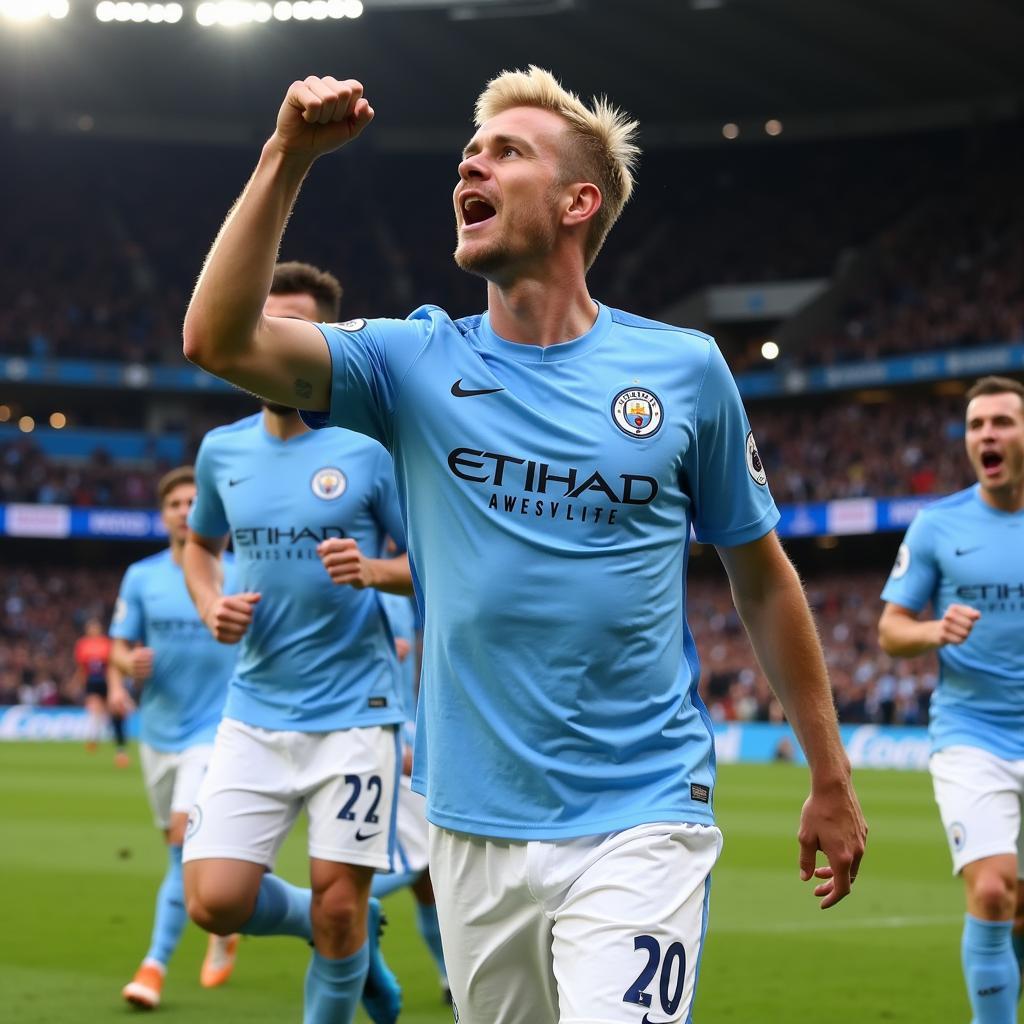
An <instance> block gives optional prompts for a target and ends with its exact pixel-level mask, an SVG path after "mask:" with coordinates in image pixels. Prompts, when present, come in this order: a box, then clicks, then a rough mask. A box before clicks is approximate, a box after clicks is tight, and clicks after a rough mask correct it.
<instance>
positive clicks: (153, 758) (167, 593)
mask: <svg viewBox="0 0 1024 1024" xmlns="http://www.w3.org/2000/svg"><path fill="white" fill-rule="evenodd" d="M195 495H196V484H195V473H194V472H193V470H192V467H191V466H181V467H179V468H178V469H173V470H171V472H169V473H167V474H166V475H165V476H164V477H163V478H162V479H161V480H160V483H159V484H158V486H157V496H158V498H159V500H160V515H161V518H162V519H163V524H164V526H165V527H166V528H167V536H168V538H169V539H170V545H169V547H168V548H166V549H165V550H164V551H161V552H160V553H159V554H157V555H150V556H149V557H148V558H143V559H142V560H141V561H139V562H136V563H135V564H134V565H131V566H129V568H128V571H127V572H126V573H125V576H124V580H123V581H122V582H121V592H120V594H119V595H118V599H117V606H116V609H115V611H114V621H113V623H112V625H111V627H110V635H111V637H112V640H113V643H112V649H111V655H110V670H109V673H108V679H109V693H108V697H107V700H108V703H109V705H110V710H111V713H112V714H114V715H118V716H126V715H128V714H130V713H131V712H132V711H133V710H134V708H135V700H133V698H132V696H131V695H130V693H129V692H128V690H127V688H126V687H125V683H124V677H125V676H128V677H130V678H131V679H132V680H133V681H134V683H135V688H136V689H135V693H136V699H138V701H139V721H140V737H139V741H140V742H139V753H140V757H141V760H142V774H143V778H144V780H145V783H146V793H147V794H148V796H149V803H150V806H151V807H152V809H153V817H154V819H155V820H156V824H157V828H160V829H162V830H163V833H164V836H165V838H166V840H167V855H168V861H169V863H168V866H167V874H166V875H165V876H164V880H163V883H162V884H161V886H160V891H159V892H158V894H157V900H156V916H155V919H154V922H153V934H152V938H151V940H150V945H149V951H148V952H147V953H146V955H145V957H144V958H143V961H142V965H141V966H140V967H139V969H138V971H136V973H135V977H134V978H133V979H132V980H131V981H130V982H129V983H128V984H127V985H126V986H125V987H124V990H123V992H122V994H123V996H124V998H125V999H126V1000H128V1002H130V1003H134V1004H135V1005H136V1006H141V1007H144V1008H145V1009H153V1008H155V1007H156V1006H158V1005H159V1004H160V994H161V989H162V988H163V983H164V976H165V975H166V973H167V964H168V963H169V962H170V959H171V956H172V954H173V953H174V951H175V949H177V947H178V941H179V940H180V938H181V933H182V931H183V930H184V928H185V924H186V923H187V921H188V916H187V915H186V913H185V894H184V890H183V888H182V878H181V846H182V842H183V841H184V837H185V823H186V821H187V820H188V812H189V809H190V808H191V807H192V804H193V802H194V801H195V798H196V792H197V790H198V789H199V782H200V780H201V779H202V777H203V772H205V771H206V765H207V762H208V761H209V759H210V752H211V751H212V749H213V736H214V733H215V732H216V731H217V723H218V722H220V716H221V711H222V710H223V708H224V698H225V696H226V694H227V689H228V679H229V678H230V676H231V670H232V668H233V666H234V662H235V652H234V650H232V649H231V648H229V647H224V646H223V645H222V644H218V643H217V642H216V641H215V640H214V639H213V637H211V636H210V634H209V632H208V631H207V629H206V627H205V626H204V624H203V622H202V620H201V619H200V618H199V615H198V614H197V613H196V609H195V606H194V605H193V604H192V601H191V599H190V598H189V596H188V591H187V590H186V589H185V577H184V575H183V573H182V569H181V558H182V550H183V549H184V546H185V538H186V537H187V536H188V510H189V508H190V507H191V505H192V501H193V499H194V498H195ZM224 572H225V575H226V576H227V578H228V583H229V588H230V579H231V575H232V572H233V569H232V566H231V565H230V562H228V563H227V564H226V565H225V566H224ZM237 941H238V940H237V937H236V936H227V937H225V938H221V937H219V936H211V937H210V945H209V948H208V950H207V954H206V959H205V960H204V962H203V968H202V971H201V973H200V981H201V983H202V984H203V985H204V986H205V987H207V988H212V987H214V986H216V985H221V984H223V983H224V982H225V981H227V979H228V977H229V975H230V974H231V970H232V968H233V966H234V960H235V947H236V945H237Z"/></svg>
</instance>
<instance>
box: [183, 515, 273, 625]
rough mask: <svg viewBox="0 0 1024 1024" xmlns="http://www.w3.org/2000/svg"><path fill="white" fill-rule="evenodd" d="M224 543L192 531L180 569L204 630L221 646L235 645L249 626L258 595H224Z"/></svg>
mask: <svg viewBox="0 0 1024 1024" xmlns="http://www.w3.org/2000/svg"><path fill="white" fill-rule="evenodd" d="M227 540H228V539H227V537H203V536H201V535H200V534H198V533H196V532H195V531H194V530H192V531H189V535H188V540H186V541H185V550H184V552H183V554H182V568H183V569H184V572H185V586H186V587H188V592H189V595H190V596H191V598H192V603H193V604H194V605H195V606H196V611H198V612H199V617H200V618H201V619H202V620H203V622H204V623H205V624H206V628H207V629H208V630H209V631H210V632H211V633H212V634H213V636H214V639H215V640H217V641H219V642H220V643H222V644H237V643H238V642H239V640H241V639H242V637H243V636H245V633H246V630H248V628H249V626H250V625H251V624H252V616H253V609H254V608H255V607H256V604H257V603H258V602H259V600H260V595H259V594H255V593H251V592H245V593H240V594H225V593H224V565H223V563H222V561H221V555H222V554H223V552H224V548H225V546H226V545H227Z"/></svg>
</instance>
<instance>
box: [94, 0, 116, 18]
mask: <svg viewBox="0 0 1024 1024" xmlns="http://www.w3.org/2000/svg"><path fill="white" fill-rule="evenodd" d="M114 7H115V4H114V0H100V3H98V4H97V5H96V10H95V14H96V17H97V19H98V20H99V21H113V20H114Z"/></svg>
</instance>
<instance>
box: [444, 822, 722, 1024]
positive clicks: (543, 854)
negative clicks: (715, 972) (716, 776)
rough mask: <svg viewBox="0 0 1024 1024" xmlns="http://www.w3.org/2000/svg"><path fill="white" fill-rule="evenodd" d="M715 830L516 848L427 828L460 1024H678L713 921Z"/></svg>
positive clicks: (679, 828) (661, 827)
mask: <svg viewBox="0 0 1024 1024" xmlns="http://www.w3.org/2000/svg"><path fill="white" fill-rule="evenodd" d="M721 849H722V833H721V832H720V831H719V830H718V829H717V828H715V827H713V826H707V825H686V824H671V823H659V824H653V825H640V826H638V827H636V828H630V829H626V830H625V831H622V832H613V833H611V834H609V835H599V836H585V837H583V838H579V839H564V840H554V841H543V842H541V841H537V842H517V841H511V840H500V839H488V838H484V837H482V836H470V835H465V834H463V833H457V832H450V831H448V830H447V829H442V828H437V827H436V826H433V825H432V826H431V827H430V876H431V879H432V880H433V883H434V891H435V893H436V895H437V913H438V918H439V920H440V924H441V937H442V941H443V943H444V956H445V965H446V966H447V968H448V981H449V984H450V985H451V990H452V997H453V1000H454V1009H455V1011H456V1012H455V1019H456V1021H458V1022H459V1024H645V1022H646V1024H655V1022H657V1024H681V1022H683V1021H687V1020H689V1015H690V1010H691V1007H692V1004H693V998H694V991H695V988H696V983H697V974H698V971H699V969H700V958H701V951H702V949H703V946H704V935H705V932H706V929H707V921H708V897H709V894H710V884H711V879H710V873H711V868H712V867H713V866H714V864H715V861H716V860H717V859H718V855H719V853H720V852H721Z"/></svg>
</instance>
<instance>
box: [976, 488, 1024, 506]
mask: <svg viewBox="0 0 1024 1024" xmlns="http://www.w3.org/2000/svg"><path fill="white" fill-rule="evenodd" d="M981 500H982V501H983V502H985V504H986V505H988V506H990V507H991V508H994V509H996V510H997V511H999V512H1009V513H1011V514H1013V513H1014V512H1024V481H1021V482H1020V483H1018V484H1016V485H1014V484H1009V485H1007V486H1006V487H998V488H996V487H992V488H989V487H982V488H981Z"/></svg>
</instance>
